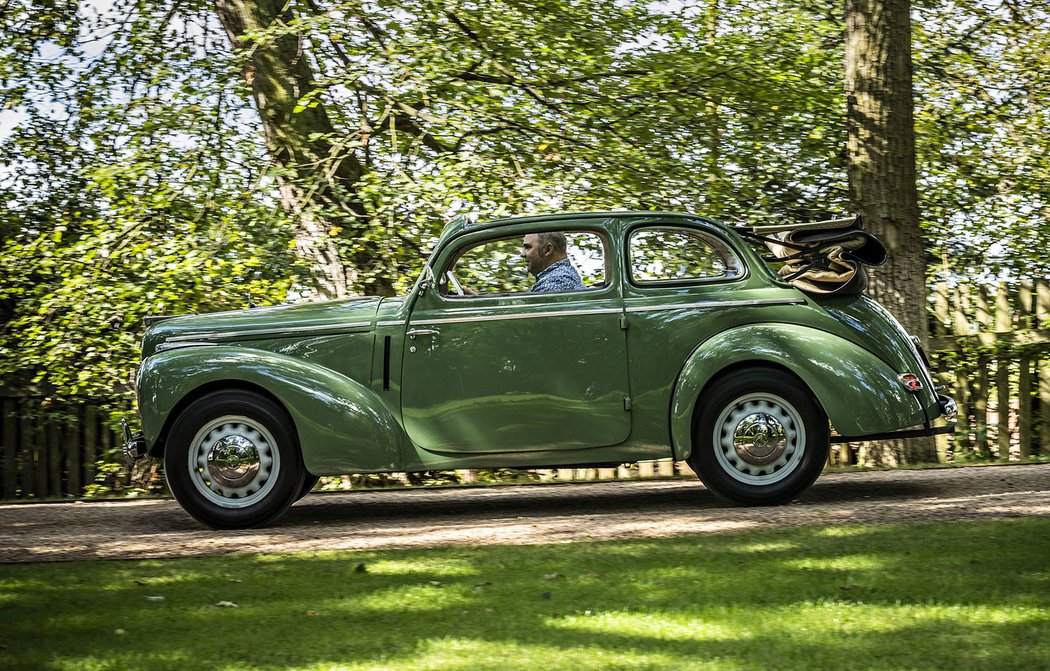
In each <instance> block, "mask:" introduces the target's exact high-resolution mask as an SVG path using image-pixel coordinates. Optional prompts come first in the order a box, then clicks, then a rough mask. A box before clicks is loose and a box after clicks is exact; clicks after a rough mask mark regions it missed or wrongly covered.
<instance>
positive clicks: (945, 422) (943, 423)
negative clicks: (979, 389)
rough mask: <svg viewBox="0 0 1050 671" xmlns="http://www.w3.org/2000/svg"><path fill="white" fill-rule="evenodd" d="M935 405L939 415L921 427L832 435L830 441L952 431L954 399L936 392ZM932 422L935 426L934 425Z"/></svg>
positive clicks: (879, 438) (854, 440)
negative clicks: (851, 434)
mask: <svg viewBox="0 0 1050 671" xmlns="http://www.w3.org/2000/svg"><path fill="white" fill-rule="evenodd" d="M937 405H938V407H939V408H940V410H941V415H940V417H938V418H937V419H936V420H935V422H926V423H925V424H924V425H923V427H922V428H921V429H902V430H900V431H884V432H882V433H872V434H868V435H864V436H832V437H831V442H832V443H858V442H863V441H868V440H894V439H897V438H925V437H929V436H936V435H940V434H943V433H952V432H953V431H955V417H956V415H957V414H958V411H959V409H958V406H957V405H956V403H955V399H953V398H951V397H949V396H945V395H944V394H937ZM934 423H936V424H937V426H934Z"/></svg>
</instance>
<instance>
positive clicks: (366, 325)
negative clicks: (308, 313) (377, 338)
mask: <svg viewBox="0 0 1050 671" xmlns="http://www.w3.org/2000/svg"><path fill="white" fill-rule="evenodd" d="M371 328H372V322H370V321H368V322H351V323H349V324H321V325H319V326H298V327H284V328H275V329H255V330H251V331H217V332H215V333H194V334H191V335H181V336H174V337H172V338H168V340H167V341H166V342H185V341H194V340H208V341H210V342H215V341H225V340H236V339H238V338H253V339H257V338H266V337H271V336H283V335H287V336H298V335H303V334H304V333H338V332H340V331H350V330H365V329H371Z"/></svg>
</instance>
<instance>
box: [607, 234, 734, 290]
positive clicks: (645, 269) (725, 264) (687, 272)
mask: <svg viewBox="0 0 1050 671" xmlns="http://www.w3.org/2000/svg"><path fill="white" fill-rule="evenodd" d="M628 260H629V263H630V273H631V280H632V281H633V282H635V283H636V284H653V283H658V282H661V283H662V282H691V281H703V280H709V281H710V280H720V279H732V278H735V277H740V276H741V275H742V274H743V273H742V268H743V266H742V265H741V263H740V261H739V259H737V257H736V255H735V254H733V252H732V250H730V249H729V248H728V247H726V245H725V244H723V243H722V242H721V241H720V240H718V239H717V238H714V237H711V236H708V235H704V234H702V233H698V232H695V231H684V230H680V229H673V228H646V229H642V230H639V231H635V232H634V233H632V234H631V238H630V242H629V244H628Z"/></svg>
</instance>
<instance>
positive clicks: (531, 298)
mask: <svg viewBox="0 0 1050 671" xmlns="http://www.w3.org/2000/svg"><path fill="white" fill-rule="evenodd" d="M548 233H557V234H560V235H562V236H564V238H563V239H564V240H565V241H566V246H567V250H568V261H569V263H570V264H571V266H572V267H573V269H574V270H575V271H576V272H577V273H578V275H579V277H580V283H581V284H582V286H583V288H582V289H573V290H561V291H530V290H529V289H530V288H531V287H532V286H533V281H534V280H533V278H532V277H531V276H530V275H529V274H527V273H526V271H525V263H524V262H523V261H522V240H523V239H524V238H525V237H526V236H530V235H533V234H548ZM535 237H536V235H533V238H535ZM142 356H143V360H142V364H141V367H140V370H139V376H138V399H139V412H140V418H141V423H142V434H141V435H139V436H136V437H134V438H132V439H130V440H129V441H128V443H127V444H126V446H125V451H126V453H127V454H128V455H129V456H130V457H132V458H141V457H146V456H149V457H155V458H162V459H163V460H164V471H165V475H166V478H167V480H168V483H169V486H170V488H171V491H172V493H173V494H174V496H175V497H176V499H177V500H178V501H179V503H180V504H181V505H182V506H183V507H184V508H185V509H186V511H187V512H188V513H189V514H190V515H192V516H193V517H195V518H196V519H197V520H199V521H200V522H202V523H204V524H206V525H209V526H212V527H216V528H245V527H253V526H259V525H262V524H265V523H267V522H269V521H271V520H272V519H274V518H275V517H276V516H278V515H280V514H281V513H282V512H283V511H284V510H286V509H287V507H288V506H290V505H291V504H292V503H293V502H294V501H296V500H297V499H298V498H300V497H301V496H302V495H304V494H305V493H306V492H307V491H309V489H310V488H311V487H312V486H313V484H315V483H316V481H317V478H318V476H322V475H336V474H345V473H382V472H397V471H409V472H411V471H427V470H439V469H461V468H485V467H516V468H525V467H558V466H569V465H573V466H580V465H595V464H601V465H610V464H621V463H631V462H636V461H639V460H646V459H660V458H666V457H672V458H674V459H677V460H686V461H687V462H688V463H689V464H690V465H691V466H692V468H693V469H694V470H695V471H696V472H697V474H698V475H699V477H700V479H701V480H702V481H703V483H704V484H705V485H706V486H707V487H708V488H709V489H710V490H711V491H712V492H714V493H715V494H716V495H718V496H719V497H721V498H723V499H725V500H728V501H730V502H733V503H737V504H744V505H769V504H779V503H784V502H787V501H790V500H792V499H794V498H796V497H797V496H799V495H800V494H801V493H802V492H803V491H804V490H806V488H808V487H809V486H810V485H811V484H812V483H813V481H814V480H815V479H816V478H817V476H818V475H819V474H820V472H821V470H822V468H823V467H824V464H825V462H826V460H827V457H828V450H829V445H830V442H831V441H832V440H833V439H834V440H843V441H844V440H860V439H871V438H879V437H886V436H888V435H930V434H932V433H934V432H937V431H939V430H942V429H939V428H938V427H936V426H935V422H937V420H939V419H943V418H945V417H946V416H950V415H951V414H952V412H953V409H954V404H953V403H952V402H951V401H950V399H947V398H946V397H943V396H939V395H938V394H937V393H936V390H935V388H934V384H933V380H932V379H931V377H930V374H929V372H928V370H927V366H926V365H925V363H924V355H923V354H922V353H921V350H920V349H919V348H918V347H917V344H916V342H915V341H914V340H913V338H911V337H909V335H908V334H906V333H904V331H903V330H902V329H901V327H900V325H899V324H898V323H897V321H896V320H894V319H893V317H891V316H890V314H889V313H888V312H887V311H886V310H885V309H883V308H882V307H881V306H880V305H879V304H878V303H876V302H875V301H873V300H872V299H871V298H869V297H867V296H865V295H863V294H862V293H861V294H851V295H817V294H813V293H807V292H803V291H800V290H799V289H798V288H796V287H795V286H793V285H792V284H791V283H789V282H787V281H784V280H783V279H781V277H780V276H778V274H777V273H776V272H774V271H773V270H771V269H770V267H769V266H767V264H766V263H765V262H764V261H763V260H762V258H761V257H760V256H759V255H758V254H757V253H756V251H755V250H754V249H752V248H751V246H750V245H749V244H748V243H747V242H746V241H745V239H744V238H743V237H741V235H740V234H738V232H737V231H735V230H733V229H731V228H729V227H726V226H723V225H721V224H719V223H717V222H715V221H713V220H710V219H707V218H704V217H699V216H694V215H688V214H679V213H659V212H604V213H602V212H599V213H583V214H561V215H548V216H534V217H525V218H515V219H506V220H498V221H488V222H468V221H465V220H459V221H456V222H453V223H452V224H450V225H448V226H447V227H446V228H445V230H444V231H443V232H442V234H441V236H440V238H439V239H438V241H437V243H436V245H435V248H434V251H433V253H432V254H431V255H430V257H429V259H428V260H427V261H426V263H425V264H424V266H423V269H422V272H421V273H420V275H419V278H418V280H417V281H416V282H415V284H414V286H413V288H412V289H411V291H410V292H409V293H408V295H407V296H403V297H397V298H378V297H362V298H349V299H344V300H336V301H331V302H323V303H308V304H300V305H290V306H279V307H270V308H253V309H247V310H240V311H235V312H226V313H216V314H203V315H192V316H184V317H176V318H171V319H165V320H163V321H159V322H158V323H155V324H153V325H152V326H150V327H149V328H148V329H147V331H146V334H145V336H144V340H143V352H142Z"/></svg>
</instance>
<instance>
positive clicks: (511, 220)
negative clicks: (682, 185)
mask: <svg viewBox="0 0 1050 671" xmlns="http://www.w3.org/2000/svg"><path fill="white" fill-rule="evenodd" d="M637 217H646V218H650V217H651V218H657V219H661V218H674V219H692V220H699V221H703V222H705V223H708V224H715V225H720V224H718V222H716V221H713V220H711V219H708V218H707V217H701V216H699V215H695V214H690V213H688V212H660V211H654V210H609V211H597V212H559V213H553V214H534V215H528V216H521V217H505V218H502V219H484V220H477V221H475V220H472V219H470V218H468V217H456V218H455V219H453V220H452V221H451V222H449V223H448V224H447V225H446V226H445V228H444V229H443V230H442V231H441V236H440V239H441V240H449V239H451V238H454V237H456V236H457V235H459V234H460V233H464V232H467V231H471V232H473V231H482V230H492V229H498V228H502V227H505V226H507V227H509V226H517V225H519V224H528V223H530V222H534V221H543V222H548V221H549V222H555V221H565V220H573V219H621V218H637Z"/></svg>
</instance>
